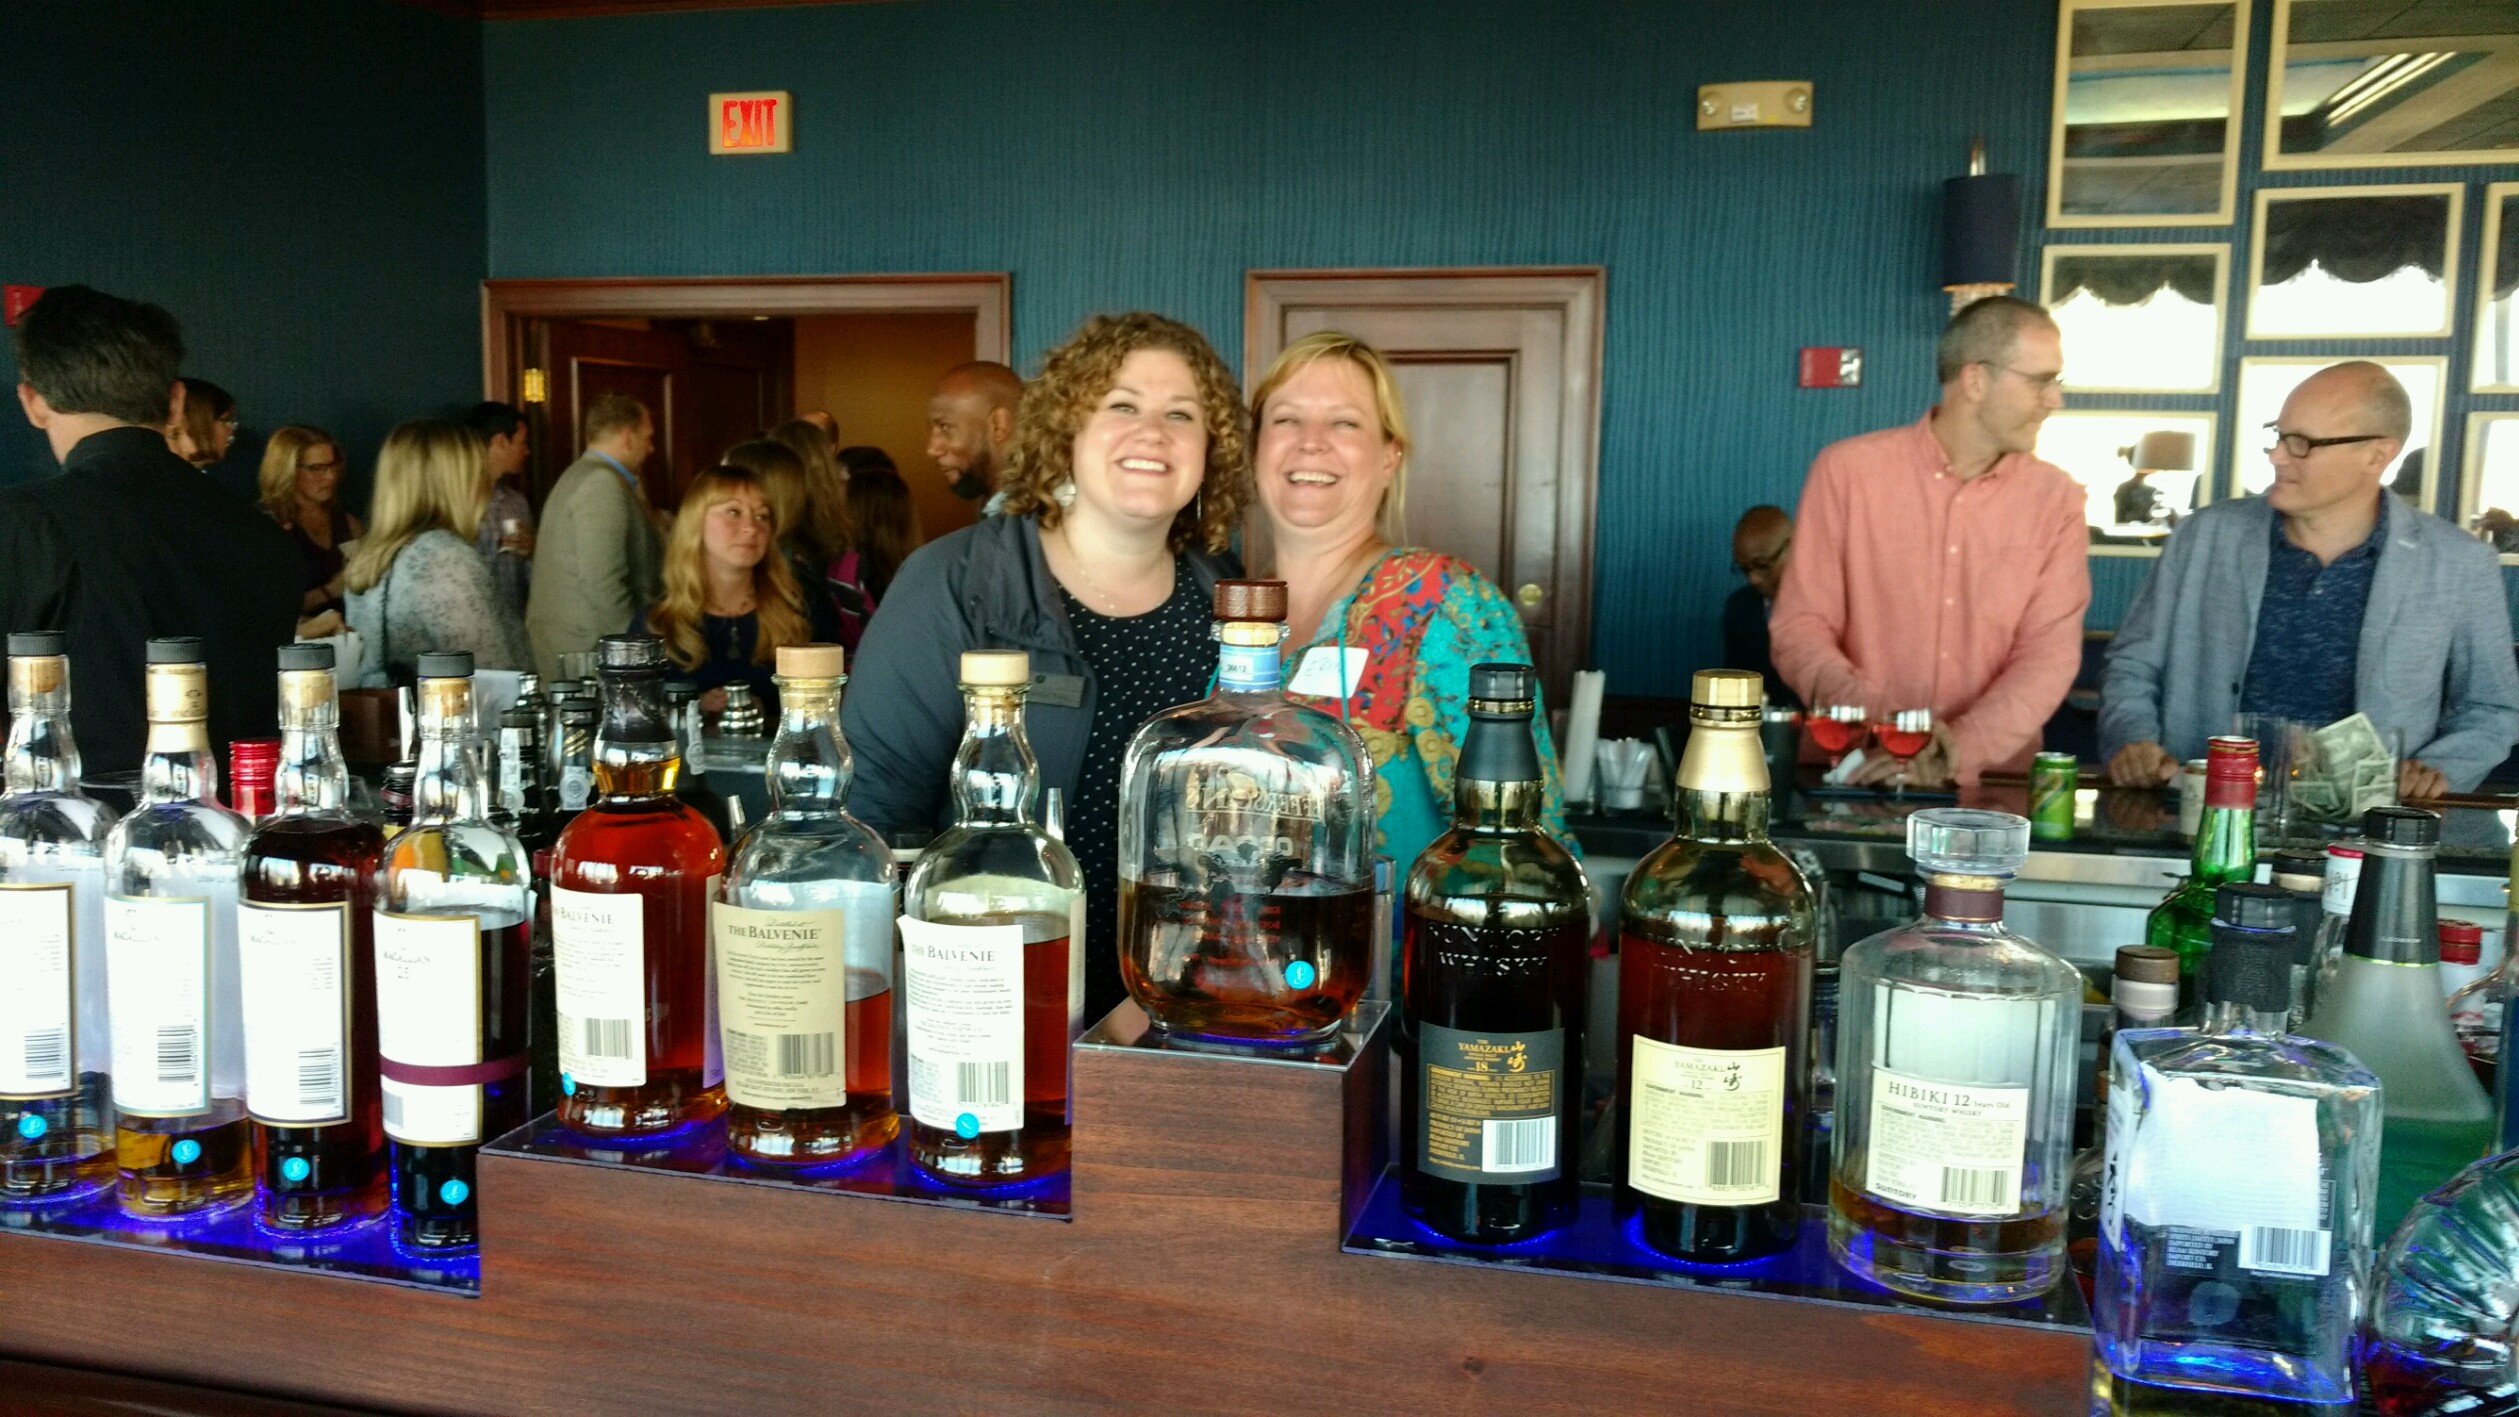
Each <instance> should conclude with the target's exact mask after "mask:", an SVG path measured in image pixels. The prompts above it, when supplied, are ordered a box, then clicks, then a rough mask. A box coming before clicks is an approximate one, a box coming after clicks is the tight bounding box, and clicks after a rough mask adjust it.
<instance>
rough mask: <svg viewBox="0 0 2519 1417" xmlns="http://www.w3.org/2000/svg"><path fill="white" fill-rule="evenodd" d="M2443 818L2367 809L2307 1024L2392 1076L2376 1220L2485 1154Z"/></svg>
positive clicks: (2489, 1127)
mask: <svg viewBox="0 0 2519 1417" xmlns="http://www.w3.org/2000/svg"><path fill="white" fill-rule="evenodd" d="M2439 846H2440V818H2439V817H2438V816H2437V815H2435V814H2433V813H2430V812H2426V811H2422V810H2421V809H2419V808H2413V807H2373V808H2371V809H2370V810H2369V811H2368V812H2367V813H2364V814H2363V816H2362V844H2361V849H2362V868H2361V878H2360V881H2359V882H2358V883H2357V884H2356V886H2355V887H2354V891H2353V921H2352V927H2351V930H2350V932H2349V933H2348V934H2347V935H2346V936H2345V941H2344V961H2343V963H2342V965H2341V966H2339V967H2338V968H2337V970H2336V973H2335V982H2334V983H2333V984H2332V985H2331V986H2330V987H2329V988H2328V989H2327V991H2326V994H2325V996H2324V997H2323V998H2321V999H2320V1000H2319V1002H2318V1012H2317V1013H2315V1014H2313V1015H2311V1017H2310V1019H2309V1022H2308V1024H2307V1025H2306V1026H2305V1027H2304V1028H2303V1029H2302V1032H2304V1033H2306V1034H2307V1035H2308V1036H2310V1037H2312V1038H2319V1039H2324V1040H2325V1041H2327V1042H2329V1043H2333V1044H2335V1045H2337V1046H2338V1047H2341V1048H2343V1049H2345V1050H2346V1051H2348V1052H2350V1053H2351V1054H2352V1055H2353V1056H2354V1057H2356V1058H2359V1059H2361V1061H2362V1065H2363V1066H2364V1067H2367V1068H2369V1069H2370V1070H2371V1071H2372V1072H2374V1073H2376V1074H2378V1075H2379V1080H2380V1081H2381V1082H2382V1083H2385V1084H2386V1085H2387V1089H2388V1091H2387V1097H2386V1104H2387V1119H2388V1121H2387V1131H2386V1134H2385V1137H2384V1138H2383V1145H2382V1148H2381V1151H2380V1156H2379V1222H2380V1223H2381V1224H2382V1225H2389V1226H2393V1225H2394V1224H2395V1223H2396V1222H2397V1220H2398V1219H2399V1218H2400V1217H2402V1216H2403V1215H2404V1214H2405V1213H2406V1211H2407V1209H2408V1208H2409V1207H2411V1206H2412V1205H2413V1204H2414V1202H2415V1200H2416V1199H2418V1198H2419V1197H2421V1196H2422V1194H2423V1193H2424V1192H2426V1191H2429V1190H2430V1189H2432V1188H2433V1187H2434V1186H2437V1185H2439V1184H2440V1183H2441V1182H2443V1181H2446V1180H2448V1179H2449V1178H2450V1177H2451V1176H2452V1175H2454V1174H2456V1173H2457V1171H2458V1169H2459V1168H2460V1167H2463V1166H2465V1165H2466V1164H2467V1163H2468V1162H2470V1161H2473V1160H2474V1159H2475V1158H2477V1157H2478V1156H2481V1155H2483V1154H2484V1149H2485V1148H2486V1147H2487V1146H2488V1145H2490V1144H2491V1142H2492V1139H2493V1104H2492V1099H2490V1098H2488V1097H2486V1096H2485V1095H2484V1088H2483V1085H2482V1084H2480V1083H2478V1082H2477V1081H2476V1080H2475V1070H2474V1068H2473V1067H2472V1066H2470V1065H2469V1064H2468V1062H2467V1055H2466V1050H2465V1049H2463V1048H2461V1047H2459V1046H2458V1032H2457V1029H2456V1028H2454V1027H2452V1026H2451V1024H2450V1022H2449V1010H2448V1009H2447V1008H2446V1007H2444V1005H2443V1001H2442V1000H2441V995H2440V916H2439V909H2440V907H2439V897H2438V894H2437V884H2436V882H2435V881H2434V879H2433V874H2432V872H2433V858H2434V856H2435V855H2437V854H2438V851H2439Z"/></svg>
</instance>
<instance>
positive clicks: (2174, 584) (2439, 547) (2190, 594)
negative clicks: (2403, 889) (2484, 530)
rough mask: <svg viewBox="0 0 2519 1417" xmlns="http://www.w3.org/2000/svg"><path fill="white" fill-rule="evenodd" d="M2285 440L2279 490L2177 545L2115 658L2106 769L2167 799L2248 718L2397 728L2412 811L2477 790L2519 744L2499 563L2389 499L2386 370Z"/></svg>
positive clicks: (2399, 413)
mask: <svg viewBox="0 0 2519 1417" xmlns="http://www.w3.org/2000/svg"><path fill="white" fill-rule="evenodd" d="M2272 427H2273V430H2274V431H2273V433H2272V435H2271V436H2272V440H2273V446H2272V447H2271V448H2270V449H2269V450H2268V452H2267V456H2268V457H2269V458H2271V459H2272V461H2273V463H2274V485H2273V486H2272V487H2270V488H2268V489H2267V490H2266V494H2265V495H2264V496H2263V497H2251V498H2247V499H2244V500H2240V501H2232V502H2216V503H2214V504H2212V505H2211V506H2208V507H2205V508H2202V509H2201V510H2199V511H2197V512H2196V513H2195V514H2194V515H2192V516H2190V517H2188V518H2187V520H2186V522H2185V524H2184V525H2182V526H2181V527H2179V529H2178V531H2177V534H2176V535H2174V536H2172V537H2171V538H2170V539H2169V545H2168V547H2167V549H2166V550H2165V551H2163V553H2162V555H2161V558H2160V564H2159V565H2157V566H2155V567H2153V568H2152V574H2151V577H2150V579H2148V580H2146V581H2145V582H2144V583H2143V589H2142V592H2141V594H2139V595H2137V596H2136V597H2135V600H2134V606H2133V608H2132V609H2131V610H2129V611H2127V612H2126V617H2125V622H2124V623H2123V624H2122V625H2120V626H2119V627H2118V628H2117V635H2116V643H2115V644H2113V645H2111V646H2110V647H2109V650H2108V673H2107V678H2106V680H2105V686H2104V688H2103V690H2102V702H2101V705H2100V711H2099V741H2100V751H2101V752H2102V753H2103V754H2105V755H2107V757H2108V775H2109V777H2110V779H2111V780H2113V781H2115V782H2117V783H2118V784H2120V785H2122V786H2129V787H2132V786H2146V785H2154V784H2161V783H2166V782H2168V781H2170V780H2171V778H2172V776H2173V775H2174V774H2175V773H2176V772H2177V770H2178V764H2179V762H2180V761H2181V760H2183V759H2187V758H2199V757H2202V756H2204V740H2205V739H2206V738H2208V737H2211V736H2212V735H2214V734H2217V733H2227V732H2229V731H2230V727H2231V722H2232V716H2233V715H2234V714H2240V713H2263V714H2279V715H2281V716H2282V717H2284V718H2288V719H2293V720H2296V721H2298V722H2301V723H2305V724H2309V725H2312V726H2321V725H2325V724H2329V723H2333V722H2334V721H2336V720H2337V719H2340V718H2344V717H2347V716H2349V715H2351V714H2352V713H2354V712H2356V711H2359V712H2361V713H2363V714H2366V715H2368V716H2369V718H2370V721H2371V722H2372V723H2373V724H2376V725H2377V726H2378V727H2379V728H2381V729H2383V730H2387V729H2393V730H2395V731H2396V732H2397V734H2398V741H2399V743H2400V745H2401V748H2402V751H2403V753H2404V761H2403V763H2402V765H2401V767H2400V769H2399V771H2398V778H2397V790H2398V793H2399V795H2400V796H2402V797H2404V798H2407V799H2422V798H2430V797H2436V796H2438V795H2440V794H2441V793H2442V792H2444V791H2459V792H2464V791H2469V790H2472V789H2473V788H2474V787H2475V786H2476V785H2477V784H2479V783H2481V782H2482V781H2483V780H2484V776H2485V774H2486V773H2489V772H2491V771H2492V770H2493V768H2494V767H2495V766H2496V765H2498V764H2499V763H2500V762H2501V761H2502V759H2503V758H2504V757H2505V756H2506V755H2507V754H2508V753H2509V752H2510V746H2511V743H2512V742H2513V740H2515V739H2519V665H2515V664H2514V663H2513V660H2512V657H2511V645H2510V611H2509V607H2508V604H2507V602H2506V601H2505V600H2504V599H2503V596H2502V578H2501V571H2500V567H2499V565H2498V564H2497V563H2496V561H2495V560H2494V556H2493V548H2492V547H2490V546H2489V545H2486V544H2485V543H2483V542H2480V541H2478V540H2476V539H2475V538H2474V537H2472V536H2469V535H2467V534H2466V533H2465V532H2462V531H2460V530H2458V528H2456V527H2454V526H2452V525H2450V524H2449V523H2447V522H2445V521H2442V520H2440V519H2439V518H2438V517H2434V516H2430V515H2428V514H2426V513H2424V512H2421V511H2418V510H2416V509H2415V508H2414V507H2413V506H2411V505H2410V504H2408V503H2406V502H2404V501H2401V500H2400V499H2398V498H2395V497H2391V496H2389V495H2388V490H2387V487H2386V485H2385V483H2384V481H2383V479H2384V478H2385V477H2386V475H2387V470H2388V465H2389V464H2390V463H2391V462H2393V461H2395V459H2396V456H2397V453H2398V451H2399V450H2400V449H2402V448H2403V447H2404V446H2405V439H2406V436H2407V434H2408V433H2409V432H2410V431H2411V430H2412V427H2413V410H2412V405H2411V403H2410V402H2409V401H2408V400H2407V398H2406V394H2405V389H2404V387H2403V386H2402V385H2400V384H2399V383H2397V381H2396V378H2395V376H2393V375H2391V374H2390V373H2389V372H2388V371H2387V370H2386V369H2383V368H2381V367H2380V366H2379V365H2376V364H2372V363H2369V362H2366V361H2361V360H2356V361H2353V362H2350V363H2345V364H2338V365H2334V366H2332V367H2330V368H2327V369H2322V370H2320V371H2319V372H2318V373H2316V374H2314V375H2312V376H2310V378H2309V379H2308V380H2307V381H2305V382H2304V383H2302V384H2301V386H2300V387H2299V388H2297V389H2295V390H2293V391H2292V396H2291V397H2290V398H2288V399H2285V400H2284V401H2283V414H2282V417H2281V418H2279V419H2277V420H2276V421H2275V422H2274V424H2273V425H2272Z"/></svg>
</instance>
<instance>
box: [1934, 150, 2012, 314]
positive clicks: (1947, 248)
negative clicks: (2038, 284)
mask: <svg viewBox="0 0 2519 1417" xmlns="http://www.w3.org/2000/svg"><path fill="white" fill-rule="evenodd" d="M2019 268H2020V178H2018V177H2016V176H2014V175H2012V174H2011V173H2008V172H1988V173H1980V174H1978V175H1977V176H1974V177H1953V178H1951V179H1949V180H1948V181H1945V182H1944V183H1943V184H1942V288H1943V289H1944V290H1949V289H1951V288H1953V287H1955V286H1963V285H2000V286H2005V287H2009V286H2011V285H2014V284H2016V283H2017V281H2016V279H2015V273H2016V272H2017V271H2018V270H2019Z"/></svg>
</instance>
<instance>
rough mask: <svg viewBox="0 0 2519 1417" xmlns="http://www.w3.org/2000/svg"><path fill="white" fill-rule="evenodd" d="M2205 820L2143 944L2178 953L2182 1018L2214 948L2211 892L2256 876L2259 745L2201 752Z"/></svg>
mask: <svg viewBox="0 0 2519 1417" xmlns="http://www.w3.org/2000/svg"><path fill="white" fill-rule="evenodd" d="M2204 754H2205V756H2204V819H2203V820H2202V821H2201V822H2199V823H2198V824H2197V826H2196V829H2195V860H2194V863H2193V869H2192V870H2190V871H2189V872H2188V873H2187V879H2186V881H2185V882H2184V883H2183V884H2181V885H2180V886H2179V887H2178V888H2177V889H2176V890H2174V891H2171V892H2170V893H2169V898H2168V899H2167V900H2164V901H2162V902H2161V903H2160V904H2158V905H2156V906H2153V907H2152V914H2151V919H2150V920H2149V921H2148V922H2146V923H2145V926H2144V930H2143V942H2144V943H2145V944H2149V945H2156V946H2158V947H2160V948H2161V949H2165V950H2175V951H2177V952H2178V1008H2179V1012H2180V1016H2181V1017H2184V1016H2186V1015H2187V1014H2188V1013H2190V1012H2192V1011H2193V1010H2194V1008H2195V1005H2196V986H2197V982H2198V980H2199V979H2200V977H2201V975H2202V971H2203V967H2204V956H2205V955H2206V954H2207V953H2208V952H2210V951H2211V949H2212V948H2213V893H2214V892H2215V891H2216V890H2219V889H2220V888H2221V887H2223V886H2225V885H2229V884H2232V883H2234V882H2242V881H2253V880H2255V879H2256V875H2257V744H2256V740H2255V739H2253V738H2214V739H2210V740H2208V741H2207V742H2206V743H2205V747H2204Z"/></svg>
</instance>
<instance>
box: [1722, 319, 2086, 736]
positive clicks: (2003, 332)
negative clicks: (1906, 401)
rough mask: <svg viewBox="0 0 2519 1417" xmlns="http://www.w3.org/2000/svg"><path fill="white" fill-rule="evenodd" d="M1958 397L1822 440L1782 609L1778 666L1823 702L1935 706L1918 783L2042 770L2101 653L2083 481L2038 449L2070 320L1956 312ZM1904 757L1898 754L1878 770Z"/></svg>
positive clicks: (1943, 351) (1939, 366)
mask: <svg viewBox="0 0 2519 1417" xmlns="http://www.w3.org/2000/svg"><path fill="white" fill-rule="evenodd" d="M1935 366H1936V372H1937V373H1938V374H1939V376H1940V378H1941V381H1942V401H1941V402H1940V403H1939V404H1938V405H1936V406H1935V407H1934V408H1933V409H1931V410H1930V411H1928V412H1927V413H1926V414H1925V415H1924V417H1923V418H1922V419H1921V420H1919V421H1917V422H1915V423H1913V424H1910V425H1908V426H1907V427H1904V428H1890V429H1884V430H1882V431H1881V432H1878V433H1866V434H1864V435H1863V436H1861V437H1859V438H1848V439H1846V440H1845V441H1844V442H1841V443H1835V444H1832V445H1830V446H1829V447H1827V448H1825V449H1823V450H1821V452H1820V454H1819V456H1818V457H1817V458H1816V459H1814V460H1813V461H1812V463H1811V471H1810V477H1809V480H1808V481H1806V482H1805V483H1804V484H1803V486H1802V506H1801V511H1800V513H1799V515H1798V516H1797V517H1796V521H1797V522H1798V524H1799V530H1798V531H1797V533H1796V535H1795V539H1794V546H1793V560H1792V563H1791V565H1790V567H1789V568H1788V569H1787V570H1786V572H1785V577H1784V588H1783V590H1782V591H1781V592H1780V593H1779V594H1778V595H1777V596H1776V608H1775V614H1774V615H1773V617H1772V618H1771V619H1770V620H1769V622H1768V634H1769V636H1770V638H1771V639H1772V640H1773V644H1774V649H1773V653H1774V657H1775V665H1776V672H1777V673H1778V674H1780V675H1782V676H1783V678H1784V681H1785V682H1786V683H1787V684H1789V685H1791V686H1792V687H1793V690H1794V692H1796V693H1798V694H1800V695H1801V696H1802V701H1803V702H1804V703H1806V704H1809V705H1811V706H1812V708H1813V709H1817V708H1819V707H1821V706H1824V705H1832V704H1839V705H1861V706H1862V707H1864V708H1866V709H1868V710H1869V711H1870V716H1871V718H1872V719H1874V720H1875V721H1878V720H1883V719H1886V718H1887V717H1888V716H1889V715H1890V714H1893V713H1896V712H1898V711H1899V710H1902V709H1919V708H1921V709H1931V710H1932V711H1933V741H1932V744H1931V746H1929V747H1927V748H1926V749H1925V750H1924V751H1923V752H1922V753H1920V754H1918V755H1917V756H1916V757H1915V759H1914V761H1912V762H1911V763H1909V764H1908V765H1907V766H1906V768H1905V770H1904V771H1905V776H1906V780H1907V781H1908V782H1910V783H1913V784H1916V785H1918V786H1942V785H1945V784H1948V783H1952V782H1958V783H1961V784H1971V785H1972V784H1974V783H1975V782H1976V780H1977V777H1978V775H1979V774H1980V773H1983V772H1986V771H1989V770H1997V769H2008V770H2019V769H2025V768H2026V767H2027V766H2028V764H2029V759H2030V756H2031V755H2032V754H2034V753H2035V752H2037V750H2038V744H2039V737H2040V730H2041V729H2043V728H2044V727H2045V725H2046V722H2047V718H2048V716H2049V715H2050V714H2052V713H2054V712H2055V709H2056V706H2057V705H2058V704H2060V703H2062V702H2064V695H2065V691H2066V690H2068V689H2070V688H2072V686H2073V676H2074V674H2075V672H2076V671H2077V670H2078V669H2079V668H2080V666H2081V657H2082V611H2083V610H2084V609H2085V608H2087V607H2088V606H2089V604H2090V565H2089V561H2088V560H2087V559H2086V558H2087V556H2088V550H2087V546H2088V541H2087V534H2086V533H2085V531H2084V530H2083V526H2084V522H2083V494H2082V489H2081V487H2080V485H2079V484H2077V483H2075V482H2074V481H2073V479H2072V478H2070V477H2067V476H2066V475H2065V474H2064V472H2063V470H2062V469H2060V468H2057V467H2054V466H2052V465H2050V464H2048V463H2043V462H2040V461H2038V459H2036V458H2034V457H2032V456H2030V449H2032V448H2034V447H2036V446H2037V442H2038V429H2039V426H2040V425H2041V424H2043V423H2045V422H2046V421H2047V415H2048V414H2050V413H2053V412H2054V411H2055V410H2056V409H2058V408H2061V407H2062V406H2063V404H2064V390H2063V387H2062V385H2061V383H2060V382H2059V381H2060V380H2061V378H2062V376H2063V373H2064V346H2063V340H2062V338H2061V337H2060V336H2059V335H2058V333H2057V331H2056V327H2055V321H2054V320H2052V319H2050V318H2048V315H2047V312H2046V311H2044V310H2042V309H2040V308H2038V307H2037V306H2035V305H2032V304H2030V303H2029V302H2028V301H2026V300H2016V299H2013V298H2012V297H2010V296H1995V297H1992V298H1990V299H1986V300H1980V301H1978V302H1977V303H1975V304H1973V305H1971V306H1969V307H1968V308H1967V309H1965V310H1962V311H1960V312H1959V314H1957V315H1956V316H1953V317H1952V319H1951V322H1950V325H1949V326H1948V327H1947V328H1946V329H1944V330H1943V331H1942V340H1941V345H1940V348H1939V349H1938V350H1937V351H1936V358H1935ZM1899 771H1900V769H1899V767H1898V765H1897V764H1896V763H1895V762H1894V761H1893V760H1892V759H1890V758H1889V757H1888V756H1887V755H1886V754H1882V755H1880V756H1879V757H1878V758H1876V759H1875V760H1873V761H1869V762H1866V763H1864V764H1863V765H1862V766H1861V767H1860V768H1859V769H1857V770H1856V772H1855V774H1854V779H1853V780H1854V781H1856V782H1858V783H1871V782H1882V781H1886V780H1888V779H1889V778H1891V777H1893V776H1895V775H1897V774H1898V772H1899Z"/></svg>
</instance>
